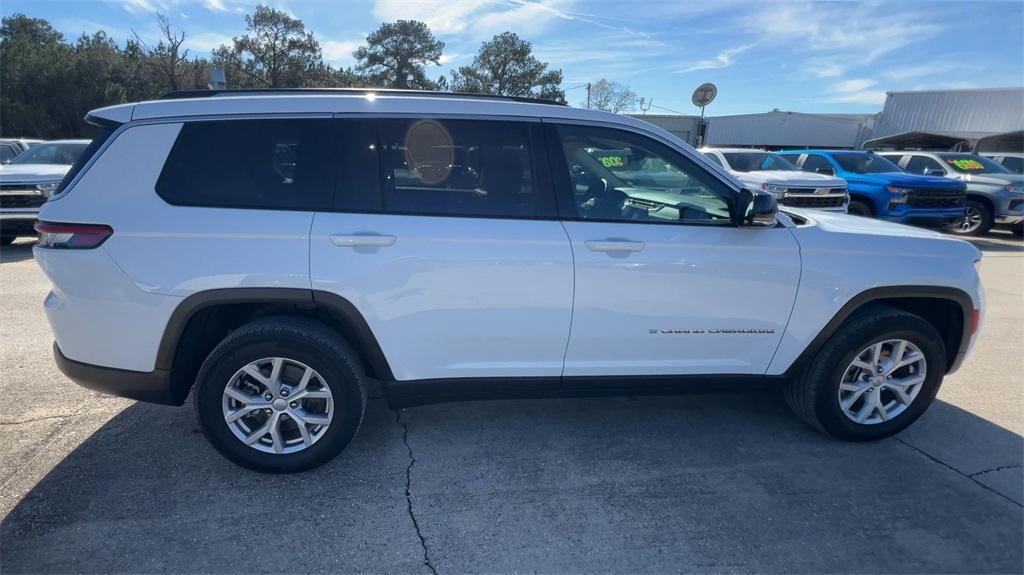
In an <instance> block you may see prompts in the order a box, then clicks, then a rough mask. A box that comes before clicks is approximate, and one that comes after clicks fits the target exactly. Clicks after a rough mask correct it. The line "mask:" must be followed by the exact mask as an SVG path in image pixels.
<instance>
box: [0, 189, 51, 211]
mask: <svg viewBox="0 0 1024 575" xmlns="http://www.w3.org/2000/svg"><path fill="white" fill-rule="evenodd" d="M45 202H46V198H44V197H43V194H42V192H40V191H39V190H37V189H35V188H34V187H32V186H29V185H26V184H0V208H38V207H39V206H41V205H43V204H44V203H45Z"/></svg>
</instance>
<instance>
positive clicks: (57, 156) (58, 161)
mask: <svg viewBox="0 0 1024 575" xmlns="http://www.w3.org/2000/svg"><path fill="white" fill-rule="evenodd" d="M88 145H89V142H75V143H70V144H39V145H38V146H32V147H31V148H29V149H27V150H25V151H24V152H23V153H22V154H21V155H20V156H18V157H17V158H15V159H14V161H12V162H11V163H12V164H51V165H60V166H70V165H71V164H74V163H75V160H77V159H78V156H79V154H81V153H82V151H83V150H85V147H86V146H88Z"/></svg>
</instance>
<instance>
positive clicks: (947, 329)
mask: <svg viewBox="0 0 1024 575" xmlns="http://www.w3.org/2000/svg"><path fill="white" fill-rule="evenodd" d="M879 304H881V305H888V306H890V307H894V308H896V309H900V310H903V311H906V312H909V313H912V314H914V315H917V316H920V317H921V318H922V319H924V320H925V321H927V322H928V323H930V324H932V326H934V327H935V329H936V330H937V331H938V332H939V333H940V334H941V335H942V339H943V344H944V346H945V348H946V373H952V372H953V371H956V369H958V368H959V367H960V363H961V362H962V361H963V358H964V355H965V354H966V352H967V347H968V342H969V341H970V338H971V331H970V326H971V322H972V318H973V314H974V302H973V300H972V299H971V296H970V295H969V294H968V293H967V292H965V291H964V290H962V289H958V288H952V287H943V286H884V287H877V288H871V289H868V290H865V291H863V292H861V293H859V294H857V295H855V296H854V297H852V298H850V299H849V300H848V301H847V302H846V303H845V304H844V305H843V306H842V307H841V308H840V309H839V311H838V312H836V314H835V315H834V316H833V317H832V319H831V320H829V322H828V323H827V324H825V327H824V328H822V330H821V331H820V332H819V333H818V335H817V336H815V338H814V339H813V340H812V341H811V343H810V344H809V345H808V346H807V347H806V348H805V349H804V351H803V352H802V353H801V354H800V355H799V356H798V357H797V359H796V360H795V361H794V362H793V363H792V364H791V365H790V367H789V369H787V370H786V375H787V376H795V375H796V373H798V372H799V371H800V370H802V369H804V368H805V367H806V366H807V365H808V364H809V363H810V362H811V360H812V359H813V358H814V357H815V356H816V355H817V354H818V352H819V351H820V350H821V348H822V346H824V345H825V342H827V341H828V340H829V338H831V337H832V335H834V334H835V333H836V332H837V331H839V329H840V328H841V327H842V326H843V324H844V323H846V321H847V320H848V319H850V318H851V317H853V316H854V315H856V314H857V313H858V312H859V311H861V310H863V309H864V308H865V307H867V306H872V305H879Z"/></svg>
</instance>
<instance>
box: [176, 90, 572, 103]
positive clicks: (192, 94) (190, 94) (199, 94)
mask: <svg viewBox="0 0 1024 575" xmlns="http://www.w3.org/2000/svg"><path fill="white" fill-rule="evenodd" d="M274 94H280V95H290V94H351V95H366V94H386V95H389V96H416V97H421V96H426V97H432V98H470V99H486V100H504V101H509V102H526V103H529V104H550V105H555V106H567V105H568V104H565V103H563V102H558V101H555V100H546V99H543V98H528V97H524V96H499V95H497V94H470V93H467V92H435V91H432V90H399V89H395V88H242V89H227V90H177V91H174V92H168V93H166V94H164V95H163V96H160V99H161V100H181V99H184V98H212V97H215V96H266V95H274Z"/></svg>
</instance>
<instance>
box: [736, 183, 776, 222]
mask: <svg viewBox="0 0 1024 575" xmlns="http://www.w3.org/2000/svg"><path fill="white" fill-rule="evenodd" d="M778 213H779V205H778V202H776V201H775V195H774V194H770V193H768V192H752V191H750V190H748V189H746V188H743V189H742V190H740V195H739V198H738V201H737V206H736V213H735V215H734V218H733V221H734V223H735V224H736V225H738V226H746V227H753V228H771V227H775V225H776V224H777V223H778V218H777V216H778Z"/></svg>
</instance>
